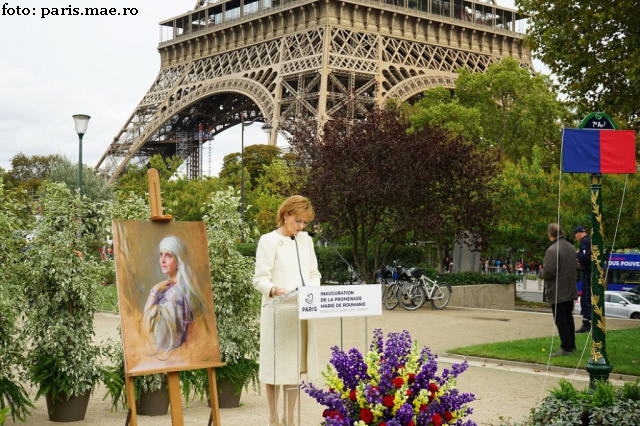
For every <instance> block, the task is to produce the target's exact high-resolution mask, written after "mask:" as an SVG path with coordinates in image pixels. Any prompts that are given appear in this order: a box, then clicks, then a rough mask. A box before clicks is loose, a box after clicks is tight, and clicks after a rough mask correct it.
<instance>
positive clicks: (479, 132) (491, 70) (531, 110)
mask: <svg viewBox="0 0 640 426" xmlns="http://www.w3.org/2000/svg"><path fill="white" fill-rule="evenodd" d="M458 73H459V77H458V79H457V80H456V87H455V90H454V94H453V96H451V95H449V94H448V91H447V90H446V89H444V88H433V89H429V90H427V92H426V93H425V96H424V99H422V100H421V101H420V102H419V103H418V104H417V107H418V112H417V113H415V114H414V115H413V117H412V119H411V120H412V123H413V124H414V126H416V127H420V126H422V125H423V124H424V123H425V122H428V123H430V124H431V125H442V126H444V127H445V129H447V130H450V131H454V132H461V133H462V134H463V135H464V136H465V137H467V138H472V139H474V140H475V141H476V142H477V143H478V147H480V148H482V149H488V148H494V149H495V150H497V152H498V156H499V158H501V159H510V160H511V161H514V162H517V161H520V159H521V158H522V157H525V158H527V159H531V155H532V148H533V147H539V148H540V151H539V152H540V155H541V156H542V158H543V160H544V161H545V162H546V163H547V164H548V163H549V162H553V163H557V160H558V158H559V156H560V149H559V147H560V139H561V128H562V119H564V118H565V116H566V114H567V112H566V108H565V107H564V106H563V104H562V103H561V102H560V101H558V99H557V94H556V92H555V90H554V88H553V86H552V84H551V81H550V79H549V78H548V77H546V76H543V75H536V76H532V75H531V73H530V71H529V70H527V69H525V68H521V67H520V65H519V64H518V62H516V61H515V60H514V59H512V58H505V59H503V60H502V61H501V62H500V63H494V64H491V65H489V67H488V69H487V71H486V72H485V73H471V72H469V71H468V70H466V69H464V68H462V69H460V70H459V72H458Z"/></svg>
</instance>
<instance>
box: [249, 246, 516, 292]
mask: <svg viewBox="0 0 640 426" xmlns="http://www.w3.org/2000/svg"><path fill="white" fill-rule="evenodd" d="M257 247H258V244H257V243H243V244H238V250H239V251H240V253H242V254H243V255H244V256H249V257H256V248H257ZM336 249H337V250H338V251H339V252H340V254H341V255H342V257H344V258H345V259H346V260H347V262H349V263H350V264H351V265H354V266H355V262H354V261H353V256H352V255H351V249H350V248H348V247H345V246H336ZM315 250H316V257H317V258H318V269H319V270H320V274H322V281H323V282H332V283H338V284H348V283H349V272H348V270H347V265H346V264H345V263H344V262H343V261H342V259H340V257H339V256H338V255H337V254H336V252H335V251H334V250H333V249H332V248H331V247H318V246H316V247H315ZM393 259H394V260H398V264H399V265H403V266H420V267H423V268H425V271H426V274H427V276H428V277H429V278H436V271H435V269H433V268H432V267H430V266H425V265H423V264H422V250H421V249H420V248H418V247H411V246H398V247H396V248H395V249H394V251H393ZM369 261H370V262H371V263H373V256H369ZM518 279H520V277H519V276H518V275H515V274H481V273H480V272H460V273H453V274H442V275H441V276H440V280H442V281H444V282H446V283H447V284H449V285H451V286H458V285H474V284H513V283H515V282H516V281H518Z"/></svg>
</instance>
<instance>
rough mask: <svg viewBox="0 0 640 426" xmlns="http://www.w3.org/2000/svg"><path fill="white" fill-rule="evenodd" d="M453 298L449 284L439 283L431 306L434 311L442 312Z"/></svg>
mask: <svg viewBox="0 0 640 426" xmlns="http://www.w3.org/2000/svg"><path fill="white" fill-rule="evenodd" d="M450 298H451V286H450V285H449V284H447V283H438V286H437V287H435V288H434V290H433V293H432V295H431V306H433V309H437V310H440V309H442V308H444V307H445V306H447V304H448V303H449V299H450Z"/></svg>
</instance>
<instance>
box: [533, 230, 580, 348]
mask: <svg viewBox="0 0 640 426" xmlns="http://www.w3.org/2000/svg"><path fill="white" fill-rule="evenodd" d="M548 232H549V240H551V245H550V246H549V248H548V249H547V251H546V253H545V254H544V260H543V263H542V268H541V269H540V272H539V273H538V276H539V277H540V278H542V279H543V280H544V293H543V296H544V301H545V302H547V303H549V304H550V305H551V312H553V319H554V322H555V324H556V327H557V328H558V335H559V336H560V349H559V350H558V351H557V352H555V353H553V354H551V356H565V355H570V354H572V353H573V351H574V350H575V349H576V325H575V323H574V322H573V304H574V303H575V302H574V301H575V300H576V299H577V298H578V290H577V288H576V258H575V248H574V247H573V245H571V243H569V242H568V241H566V240H565V239H564V237H563V232H562V229H561V228H560V225H558V224H557V223H551V224H549V227H548Z"/></svg>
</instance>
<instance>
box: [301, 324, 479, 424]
mask: <svg viewBox="0 0 640 426" xmlns="http://www.w3.org/2000/svg"><path fill="white" fill-rule="evenodd" d="M331 349H332V351H333V354H332V357H331V360H330V363H331V365H332V366H333V369H332V368H331V365H329V366H327V370H326V371H325V372H323V373H322V375H323V376H324V378H325V380H326V384H327V386H328V387H329V390H328V391H325V390H322V389H319V388H317V387H316V386H314V385H313V384H312V383H308V384H307V383H303V385H302V388H303V389H304V390H305V392H306V393H308V394H309V395H310V396H311V397H313V398H314V399H315V400H316V401H318V402H319V403H320V404H321V405H324V406H326V407H327V408H326V409H325V410H324V412H323V414H322V415H323V417H324V421H323V422H322V424H323V425H327V426H352V425H353V426H442V425H458V426H475V425H476V423H475V422H473V421H471V420H467V421H466V422H464V420H463V418H464V417H466V416H468V415H469V414H471V413H472V409H471V408H470V407H468V406H467V403H469V402H471V401H473V400H475V396H474V395H473V394H470V393H460V392H459V391H458V389H456V387H455V385H456V378H457V377H458V375H460V374H461V373H462V372H464V371H465V370H466V369H467V367H468V364H467V362H466V361H464V362H463V363H462V364H454V365H452V367H451V370H448V369H444V370H443V372H442V376H440V377H438V376H436V372H437V370H438V365H437V362H436V358H437V355H432V354H431V352H430V351H429V349H428V348H426V347H425V348H423V349H422V350H420V349H419V348H418V345H417V343H414V342H412V340H411V336H410V335H409V332H408V331H406V330H405V331H403V332H402V333H389V334H388V335H387V341H386V346H385V344H384V341H383V333H382V330H380V329H376V330H375V331H374V334H373V341H372V343H371V346H370V349H369V352H367V354H366V356H365V357H364V358H363V356H362V354H361V353H360V352H359V351H358V350H357V349H355V348H353V349H350V350H349V352H348V354H347V353H345V352H344V351H342V350H341V349H339V348H338V347H337V346H335V347H333V348H331Z"/></svg>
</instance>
